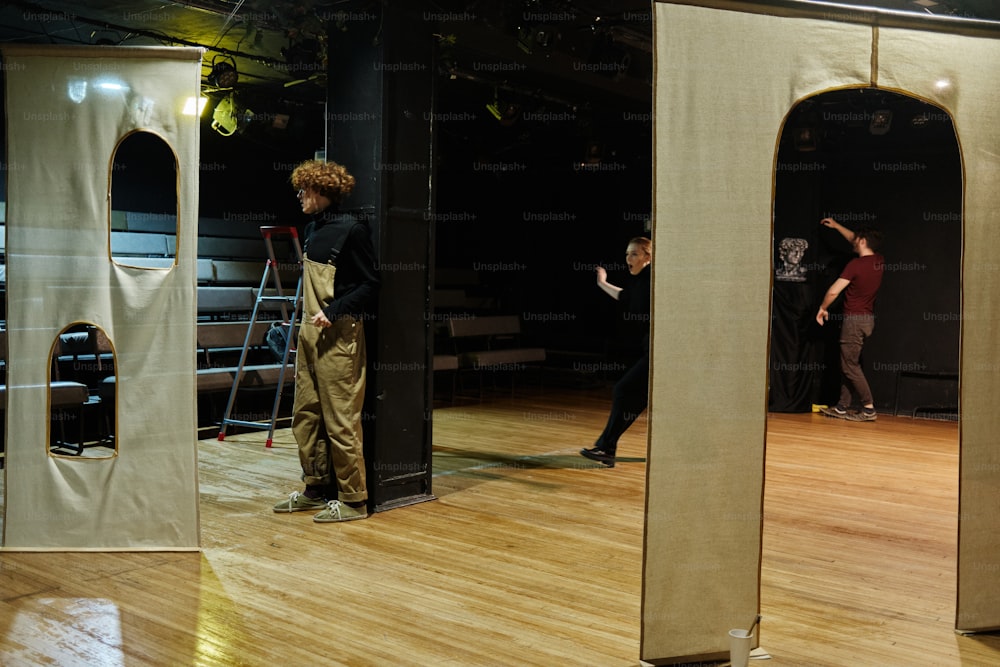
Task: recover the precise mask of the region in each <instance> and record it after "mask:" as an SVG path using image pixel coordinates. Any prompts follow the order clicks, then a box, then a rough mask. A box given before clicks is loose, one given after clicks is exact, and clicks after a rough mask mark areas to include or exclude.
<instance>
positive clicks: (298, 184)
mask: <svg viewBox="0 0 1000 667" xmlns="http://www.w3.org/2000/svg"><path fill="white" fill-rule="evenodd" d="M354 183H355V180H354V177H353V176H351V174H350V173H349V172H348V171H347V168H346V167H344V165H341V164H337V163H336V162H324V161H322V160H306V161H305V162H303V163H302V164H300V165H299V166H297V167H295V169H294V170H293V171H292V187H293V188H295V189H296V190H315V191H316V192H318V193H319V194H321V195H323V196H324V197H326V198H327V199H329V200H330V201H332V202H337V203H340V202H341V201H343V199H344V197H346V196H347V195H349V194H351V191H352V190H354Z"/></svg>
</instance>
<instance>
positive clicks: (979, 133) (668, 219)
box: [641, 0, 1000, 664]
mask: <svg viewBox="0 0 1000 667" xmlns="http://www.w3.org/2000/svg"><path fill="white" fill-rule="evenodd" d="M654 31H655V51H654V57H655V60H656V75H655V84H654V85H655V89H654V106H655V109H654V111H655V119H656V121H655V123H656V127H655V151H654V159H655V170H654V173H655V176H654V180H655V183H654V188H655V193H654V197H655V201H654V211H655V220H656V222H655V227H654V243H655V246H656V248H657V251H656V261H655V263H654V267H653V281H654V288H653V289H654V292H653V312H654V324H653V329H654V336H653V343H652V349H651V354H652V366H651V368H652V372H651V383H650V411H651V412H650V413H651V414H652V415H654V416H655V418H654V419H652V420H651V422H650V428H649V456H648V467H647V484H646V489H647V516H646V531H645V545H644V553H645V557H644V572H643V602H642V642H641V658H642V659H643V660H646V661H650V662H653V663H664V664H665V663H672V662H684V661H690V660H694V659H702V658H721V657H724V656H726V655H727V651H728V643H727V639H728V638H727V632H728V630H729V629H730V628H745V627H747V626H748V625H749V623H750V621H751V620H752V619H753V618H754V616H755V615H756V613H757V611H758V610H759V608H760V567H761V530H762V509H763V488H764V450H765V434H766V418H767V415H766V410H767V407H766V406H767V381H768V336H769V320H770V317H769V315H770V313H769V308H770V299H771V291H772V279H773V268H772V267H773V259H772V257H771V249H772V227H771V220H772V205H773V203H772V197H773V182H774V173H775V161H776V156H777V144H778V140H779V138H780V136H781V132H782V127H783V123H784V120H785V118H786V116H787V115H788V113H789V112H790V111H791V109H792V108H793V107H794V106H795V105H796V104H797V103H798V102H800V101H802V100H804V99H806V98H808V97H811V96H813V95H816V94H819V93H822V92H825V91H830V90H835V89H841V88H868V87H877V88H881V89H885V90H889V91H893V92H897V93H901V94H905V95H909V96H911V97H915V98H918V99H921V100H923V101H925V102H927V103H929V104H933V105H936V106H937V107H939V108H941V109H942V110H944V111H945V112H946V113H948V114H949V115H950V116H951V118H952V119H953V122H954V127H955V128H956V132H957V134H958V140H959V145H960V147H961V151H962V162H963V168H964V204H963V224H964V232H963V238H964V242H965V247H964V254H963V269H962V271H963V278H962V285H963V299H962V301H963V303H962V318H963V319H962V321H963V328H962V339H961V350H962V351H961V357H962V358H961V369H960V370H961V408H960V410H961V412H960V419H961V464H960V480H959V484H960V492H959V495H960V497H959V505H960V521H959V535H958V536H957V540H958V549H959V556H958V591H957V604H956V621H955V626H956V629H957V630H959V631H963V632H976V631H986V630H992V629H996V628H998V627H1000V562H998V556H997V554H998V553H1000V533H998V531H997V530H996V522H997V517H998V516H1000V448H997V447H996V446H995V437H994V436H993V435H992V434H995V433H997V432H1000V413H998V412H997V411H996V410H995V409H993V408H991V406H990V403H991V402H992V400H993V398H994V397H995V396H997V395H998V394H1000V375H998V374H997V373H996V372H995V371H993V370H991V369H993V368H994V365H993V364H991V363H984V362H987V361H989V360H991V359H993V358H994V352H995V344H994V343H993V342H991V339H992V337H993V333H994V332H995V330H996V328H997V326H998V324H1000V272H997V271H996V270H995V267H996V264H995V261H994V260H991V257H993V256H994V255H995V253H996V248H997V246H998V245H1000V238H998V237H997V236H996V235H995V234H994V233H993V230H995V229H996V228H997V225H998V223H1000V189H998V188H997V187H996V185H997V181H998V178H1000V104H998V93H997V83H998V81H1000V30H997V27H996V26H995V25H994V24H989V23H984V22H976V21H963V20H946V19H940V18H934V17H929V16H928V17H923V16H917V15H912V16H911V15H904V14H901V13H896V12H884V11H878V10H863V9H859V8H857V7H846V6H843V5H835V4H830V3H805V2H797V1H794V0H784V1H781V0H773V1H771V2H764V1H760V2H754V1H750V2H732V1H727V0H703V1H698V0H688V1H685V0H663V1H658V2H655V3H654ZM927 54H933V58H928V57H927ZM722 98H725V102H724V103H723V102H722ZM991 267H992V268H991ZM764 631H765V632H766V628H765V629H764ZM768 648H769V649H770V650H772V651H773V650H775V648H776V647H768Z"/></svg>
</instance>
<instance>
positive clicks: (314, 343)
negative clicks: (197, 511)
mask: <svg viewBox="0 0 1000 667" xmlns="http://www.w3.org/2000/svg"><path fill="white" fill-rule="evenodd" d="M292 186H293V187H295V188H296V189H298V191H299V192H298V197H299V201H300V202H301V204H302V212H303V213H306V214H309V215H312V216H314V219H313V221H312V222H311V223H309V225H308V227H306V233H305V237H304V238H305V245H304V257H303V267H302V271H303V275H302V324H301V326H300V327H299V335H298V343H297V348H296V349H297V352H296V360H295V401H294V406H293V417H292V433H293V434H294V435H295V441H296V443H298V446H299V461H300V463H301V464H302V479H303V481H304V482H305V490H304V491H302V492H299V491H294V492H292V493H291V494H289V496H288V498H286V499H285V500H283V501H281V502H279V503H278V504H276V505H275V506H274V511H275V512H301V511H306V510H321V511H319V512H318V513H317V514H316V515H315V516H314V517H313V521H317V522H320V523H328V522H336V521H351V520H354V519H364V518H366V517H367V516H368V510H367V500H368V489H367V487H366V485H365V459H364V451H363V446H362V437H361V408H362V406H363V404H364V398H365V361H366V359H365V332H364V320H365V318H366V317H368V316H369V315H368V313H369V311H370V309H371V308H372V305H373V302H374V298H375V295H376V294H377V292H378V288H379V275H378V269H377V267H376V264H375V250H374V247H373V246H372V240H371V231H370V230H369V228H368V225H367V224H365V223H364V222H361V221H359V220H357V219H355V218H354V217H353V216H350V215H346V214H342V213H339V211H338V207H339V204H340V202H341V201H342V200H343V198H344V197H346V196H347V195H348V194H350V192H351V190H353V189H354V177H353V176H351V175H350V174H349V173H348V172H347V169H345V168H344V167H343V166H341V165H339V164H336V163H334V162H322V161H319V160H309V161H307V162H303V163H302V164H300V165H299V166H298V167H296V168H295V170H294V171H293V172H292Z"/></svg>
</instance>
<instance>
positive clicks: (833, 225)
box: [819, 218, 854, 243]
mask: <svg viewBox="0 0 1000 667" xmlns="http://www.w3.org/2000/svg"><path fill="white" fill-rule="evenodd" d="M819 224H821V225H823V226H824V227H829V228H830V229H836V230H837V231H838V232H840V235H841V236H843V237H844V238H845V239H847V242H848V243H854V232H852V231H851V230H850V229H848V228H847V227H844V226H843V225H842V224H840V223H839V222H837V221H836V220H834V219H833V218H823V219H822V220H820V221H819Z"/></svg>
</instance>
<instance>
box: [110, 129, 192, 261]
mask: <svg viewBox="0 0 1000 667" xmlns="http://www.w3.org/2000/svg"><path fill="white" fill-rule="evenodd" d="M110 170H111V173H110V176H109V187H110V199H111V219H110V230H109V233H110V235H111V242H110V248H111V258H112V261H114V262H115V263H117V264H121V265H125V266H134V267H139V268H149V269H162V268H170V267H172V266H173V265H174V263H175V262H176V261H177V225H178V213H177V202H178V180H177V173H178V170H177V155H176V154H175V153H174V151H173V149H172V148H171V147H170V146H169V145H168V144H167V142H166V141H164V140H163V138H162V137H160V136H158V135H156V134H154V133H152V132H147V131H142V130H137V131H135V132H131V133H129V134H127V135H126V136H125V137H124V138H123V139H122V140H121V141H120V142H119V144H118V146H117V147H116V148H115V152H114V155H113V156H112V159H111V164H110Z"/></svg>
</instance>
